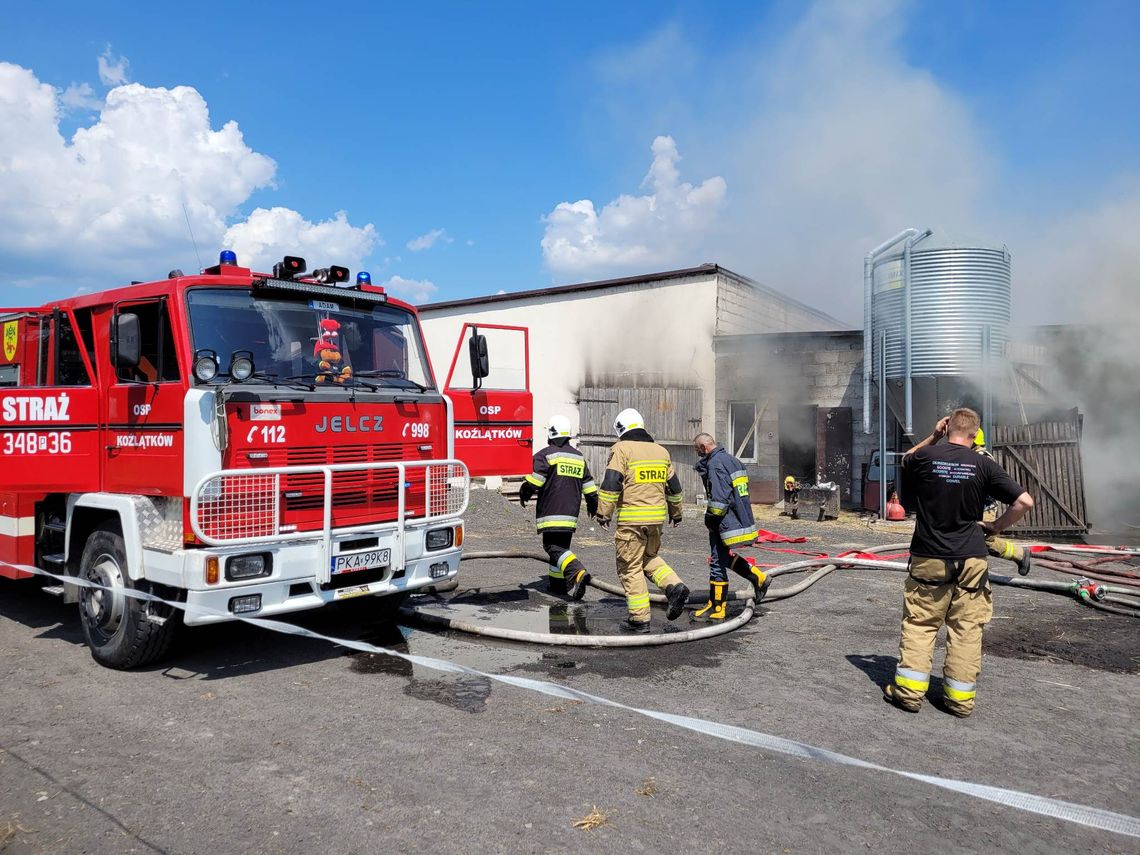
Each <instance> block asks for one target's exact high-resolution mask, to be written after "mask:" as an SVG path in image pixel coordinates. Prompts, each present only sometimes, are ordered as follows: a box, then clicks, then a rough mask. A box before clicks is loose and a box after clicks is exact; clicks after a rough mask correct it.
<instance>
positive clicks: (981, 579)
mask: <svg viewBox="0 0 1140 855" xmlns="http://www.w3.org/2000/svg"><path fill="white" fill-rule="evenodd" d="M987 566H988V565H987V562H986V559H984V558H965V559H959V560H951V561H942V560H940V559H937V558H912V559H911V563H910V578H908V579H907V580H906V587H905V592H904V594H903V619H902V638H901V640H900V641H899V664H898V668H897V669H896V670H895V685H894V693H895V697H896V698H897V699H898V701H899V703H901V704H902V705H904V706H907V707H910V708H914V709H917V708H918V707H919V706H920V705H921V704H922V701H923V698H924V697H925V696H926V690H927V689H928V688H929V686H930V667H931V664H932V662H933V660H934V643H935V640H936V639H937V638H938V630H939V628H940V627H941V626H942V624H943V623H945V624H946V662H945V664H944V665H943V668H942V692H943V697H944V700H945V704H946V707H947V708H948V709H950V710H951V711H952V712H955V713H957V714H958V715H969V714H970V713H971V712H972V711H973V709H974V695H975V693H976V687H977V680H978V673H979V672H980V671H981V668H982V627H983V626H985V625H986V624H987V623H989V621H990V619H991V618H992V617H993V614H994V607H993V598H992V596H991V594H990V583H989V573H988V570H987Z"/></svg>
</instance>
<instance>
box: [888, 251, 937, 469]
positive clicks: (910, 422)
mask: <svg viewBox="0 0 1140 855" xmlns="http://www.w3.org/2000/svg"><path fill="white" fill-rule="evenodd" d="M932 234H934V232H933V231H932V230H931V229H927V230H926V231H924V232H923V233H922V234H920V235H916V236H912V237H908V238H907V239H906V243H904V244H903V291H904V293H903V300H904V301H905V304H906V339H905V342H904V345H905V347H906V387H905V397H906V424H905V425H903V433H905V434H906V435H907V436H911V437H913V436H914V407H913V406H912V404H911V395H912V392H913V386H912V383H911V365H910V351H911V328H910V250H911V248H912V247H913V246H914V245H915V244H916V243H918V242H919V241H920V240H925V239H926V238H928V237H930V236H931V235H932ZM881 358H884V359H885V358H886V354H885V353H884V354H882V356H881ZM882 394H883V390H882V389H880V390H879V396H880V397H882ZM880 406H882V404H880ZM882 459H883V452H882V450H880V451H879V460H880V461H881V460H882Z"/></svg>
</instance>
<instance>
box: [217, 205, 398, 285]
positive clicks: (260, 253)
mask: <svg viewBox="0 0 1140 855" xmlns="http://www.w3.org/2000/svg"><path fill="white" fill-rule="evenodd" d="M222 243H223V244H225V246H226V247H228V248H230V249H232V250H234V252H236V253H237V257H238V261H239V262H240V263H241V264H242V265H243V266H246V267H251V268H253V269H254V270H261V271H268V270H271V269H272V267H273V263H274V262H276V261H280V260H281V259H282V258H283V257H284V256H286V255H299V256H301V257H302V258H304V259H305V260H306V261H307V262H308V266H309V269H310V270H315V269H316V268H318V267H327V266H329V265H330V264H338V265H340V266H342V267H347V268H349V269H350V270H359V269H360V267H361V263H362V262H363V260H364V259H365V258H367V257H368V255H369V254H370V253H371V252H372V250H373V249H374V248H375V247H376V246H377V245H379V244H382V243H383V241H381V240H380V236H379V235H378V234H377V233H376V229H375V228H374V227H373V225H372V224H371V223H369V224H368V225H365V226H362V227H357V226H353V225H351V224H350V223H349V222H348V217H347V215H346V214H345V212H344V211H337V213H336V216H334V217H333V218H332V219H331V220H325V221H323V222H319V223H313V222H310V221H309V220H306V219H305V218H304V217H302V216H301V215H300V214H299V213H297V212H296V211H294V210H291V209H289V208H268V209H266V208H257V209H256V210H254V212H253V213H252V214H250V215H249V218H248V219H246V220H245V221H244V222H241V223H237V224H236V225H233V226H230V228H228V229H227V230H226V234H225V237H224V238H223V239H222Z"/></svg>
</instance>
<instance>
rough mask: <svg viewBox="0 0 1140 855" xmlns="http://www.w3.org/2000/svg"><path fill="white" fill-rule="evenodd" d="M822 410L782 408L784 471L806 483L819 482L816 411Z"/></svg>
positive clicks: (781, 445) (785, 474)
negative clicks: (817, 474)
mask: <svg viewBox="0 0 1140 855" xmlns="http://www.w3.org/2000/svg"><path fill="white" fill-rule="evenodd" d="M817 410H818V407H816V406H814V405H809V406H781V407H780V409H779V414H778V416H779V431H780V472H779V476H780V477H779V481H780V483H781V484H782V483H783V480H784V478H786V477H787V476H788V475H792V476H794V477H795V479H796V480H797V481H799V482H800V483H804V484H814V483H815V481H816V411H817Z"/></svg>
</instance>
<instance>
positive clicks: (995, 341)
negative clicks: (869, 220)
mask: <svg viewBox="0 0 1140 855" xmlns="http://www.w3.org/2000/svg"><path fill="white" fill-rule="evenodd" d="M931 234H932V233H931V232H930V230H927V231H925V232H921V233H920V232H919V231H918V230H917V229H907V230H905V231H903V232H900V233H899V234H898V235H896V236H895V237H894V238H892V239H891V240H889V241H887V242H886V243H884V244H882V245H880V246H879V247H877V248H876V249H874V250H872V251H871V252H870V253H868V254H867V257H866V259H865V261H864V268H863V271H864V354H865V359H864V373H863V378H864V410H863V415H864V421H863V423H864V430H865V431H866V432H868V433H869V432H870V430H871V425H870V386H871V376H872V374H873V375H874V376H875V377H880V376H882V377H883V383H882V387H881V388H880V389H879V399H880V404H881V406H880V412H881V413H882V414H885V413H886V412H888V411H891V412H893V413H894V415H895V418H896V419H897V420H898V421H899V423H900V424H902V426H903V432H904V433H905V434H907V435H910V436H914V435H915V434H916V433H918V434H920V435H925V433H926V432H927V431H928V430H930V428H931V426H932V425H933V424H934V422H935V421H937V419H938V418H939V417H941V416H943V415H945V414H947V413H948V412H949V411H950V410H951V409H953V408H954V407H957V406H963V405H969V406H974V407H977V408H978V409H979V410H980V411H981V412H982V416H983V424H985V425H986V426H988V423H989V418H990V415H991V410H992V404H991V401H990V400H989V398H990V396H991V395H992V387H993V381H994V376H995V372H996V370H997V366H998V365H1000V359H1001V357H1002V354H1003V353H1004V349H1005V345H1006V342H1007V340H1008V338H1009V322H1010V279H1011V277H1010V256H1009V250H1008V249H1006V248H1005V247H1004V246H1003V247H1000V248H998V247H993V246H984V245H978V244H969V245H967V244H945V243H944V244H935V243H933V242H931V241H929V240H928V238H929V237H930V235H931ZM880 371H882V375H880ZM876 385H877V381H876ZM880 432H881V444H880V448H882V447H883V446H884V445H886V439H887V437H886V436H885V420H884V419H883V418H882V416H881V417H880Z"/></svg>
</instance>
